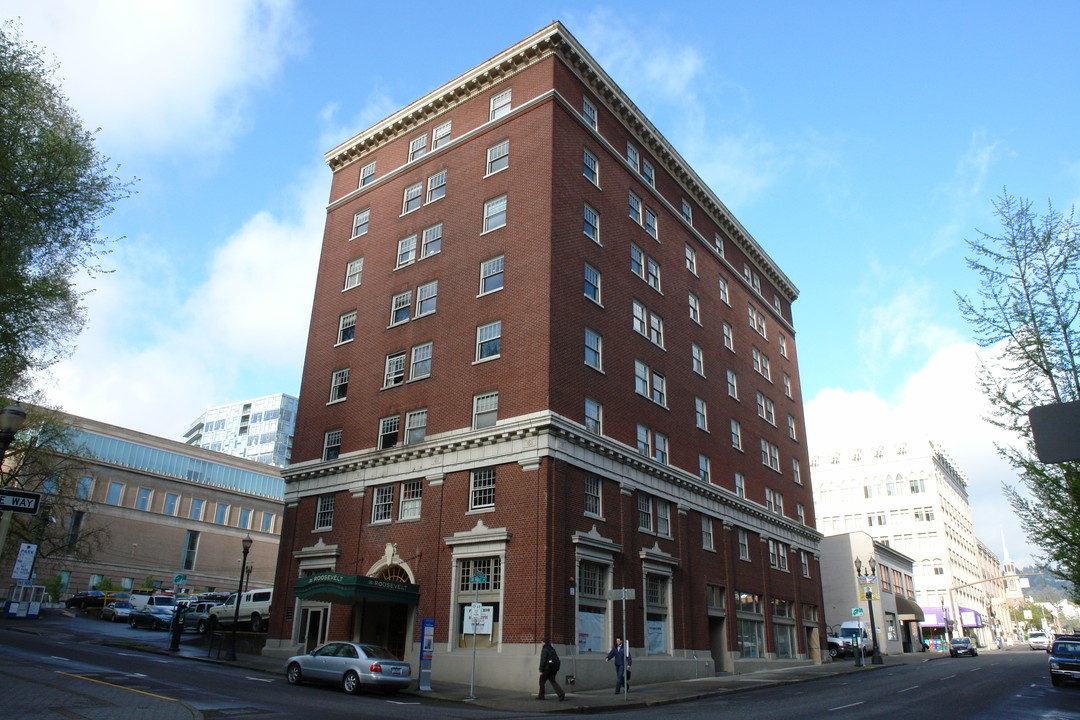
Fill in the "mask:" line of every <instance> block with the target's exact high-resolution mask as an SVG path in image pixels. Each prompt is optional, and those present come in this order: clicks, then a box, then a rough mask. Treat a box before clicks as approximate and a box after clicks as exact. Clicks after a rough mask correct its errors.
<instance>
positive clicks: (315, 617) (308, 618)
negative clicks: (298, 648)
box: [300, 608, 326, 652]
mask: <svg viewBox="0 0 1080 720" xmlns="http://www.w3.org/2000/svg"><path fill="white" fill-rule="evenodd" d="M300 632H301V633H302V634H303V640H304V652H311V651H312V650H314V649H315V648H317V647H319V646H320V645H322V644H323V643H324V642H326V608H302V609H301V610H300Z"/></svg>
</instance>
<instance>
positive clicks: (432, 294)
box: [413, 280, 439, 319]
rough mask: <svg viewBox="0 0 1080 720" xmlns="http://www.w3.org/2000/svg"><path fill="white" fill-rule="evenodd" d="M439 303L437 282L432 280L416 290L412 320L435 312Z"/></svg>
mask: <svg viewBox="0 0 1080 720" xmlns="http://www.w3.org/2000/svg"><path fill="white" fill-rule="evenodd" d="M438 302H439V281H438V280H432V281H431V282H426V283H424V284H423V285H419V286H417V288H416V312H415V314H414V315H413V319H416V318H419V317H423V316H424V315H431V314H432V313H434V312H435V310H436V309H437V307H438Z"/></svg>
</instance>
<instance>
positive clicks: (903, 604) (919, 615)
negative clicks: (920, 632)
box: [895, 595, 926, 622]
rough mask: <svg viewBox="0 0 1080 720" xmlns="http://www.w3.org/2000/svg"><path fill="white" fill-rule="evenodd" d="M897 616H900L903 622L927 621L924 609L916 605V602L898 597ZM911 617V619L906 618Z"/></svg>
mask: <svg viewBox="0 0 1080 720" xmlns="http://www.w3.org/2000/svg"><path fill="white" fill-rule="evenodd" d="M895 598H896V614H897V615H898V616H900V619H901V620H915V621H916V622H923V621H924V620H926V614H925V613H924V612H923V609H922V608H921V607H919V606H918V605H916V604H915V602H914V601H912V600H908V599H907V598H906V597H903V596H900V595H896V596H895ZM905 615H909V616H910V617H904V616H905Z"/></svg>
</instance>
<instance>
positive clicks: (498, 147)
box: [484, 138, 510, 177]
mask: <svg viewBox="0 0 1080 720" xmlns="http://www.w3.org/2000/svg"><path fill="white" fill-rule="evenodd" d="M486 167H487V172H486V173H485V175H484V177H489V176H491V175H494V174H495V173H497V172H502V171H503V170H505V169H507V168H508V167H510V139H509V138H507V139H505V140H502V141H500V142H497V143H495V144H494V145H492V146H491V147H489V148H488V149H487V165H486Z"/></svg>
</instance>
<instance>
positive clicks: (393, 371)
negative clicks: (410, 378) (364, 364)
mask: <svg viewBox="0 0 1080 720" xmlns="http://www.w3.org/2000/svg"><path fill="white" fill-rule="evenodd" d="M404 384H405V351H404V350H399V351H397V352H392V353H390V354H389V355H387V356H386V362H385V364H384V365H383V389H386V388H391V387H397V386H398V385H404Z"/></svg>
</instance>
